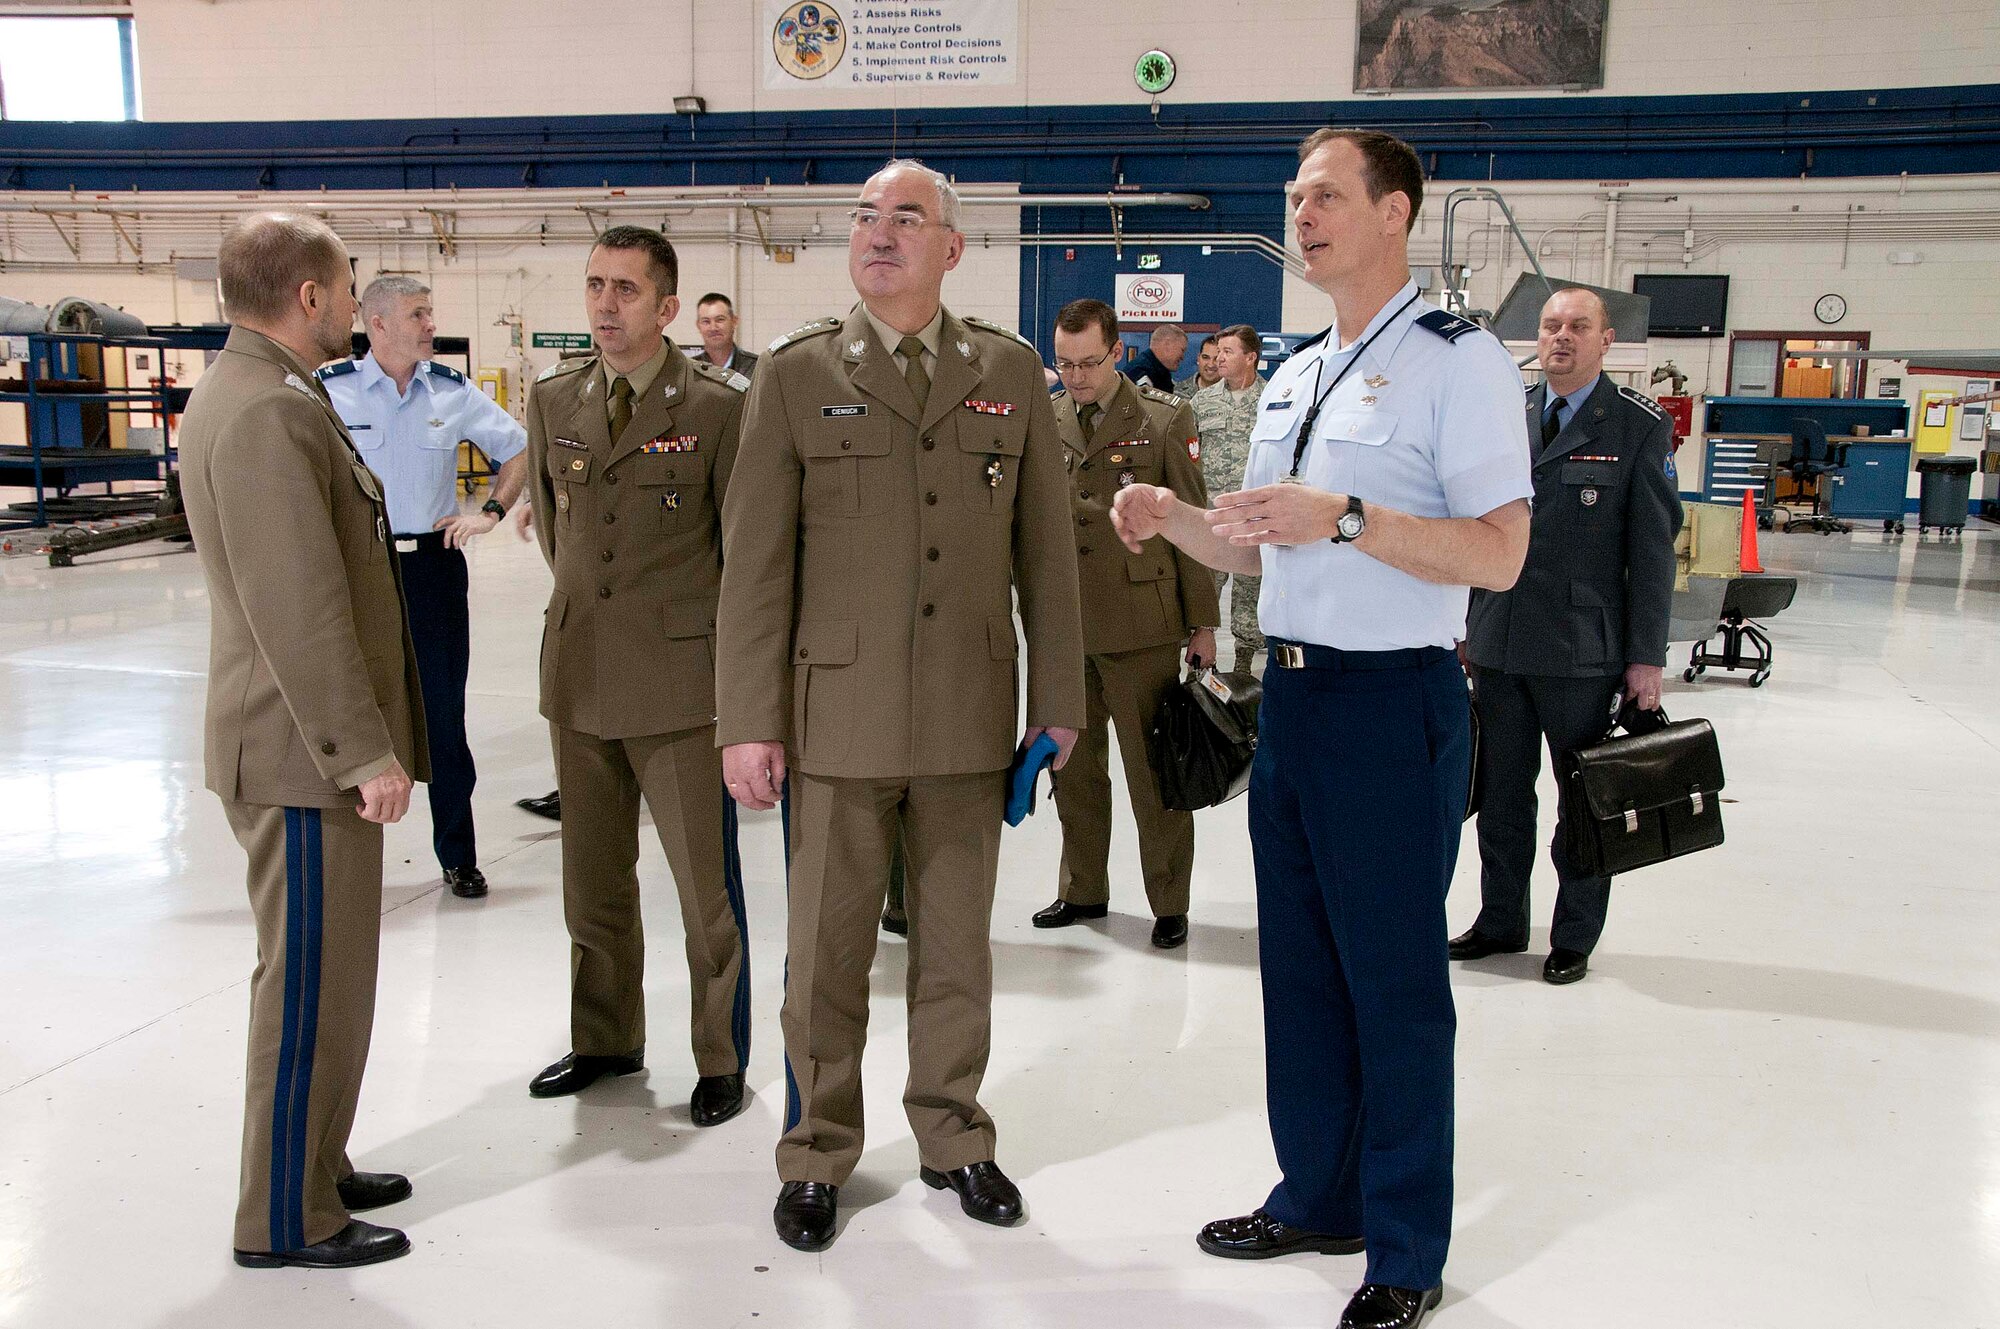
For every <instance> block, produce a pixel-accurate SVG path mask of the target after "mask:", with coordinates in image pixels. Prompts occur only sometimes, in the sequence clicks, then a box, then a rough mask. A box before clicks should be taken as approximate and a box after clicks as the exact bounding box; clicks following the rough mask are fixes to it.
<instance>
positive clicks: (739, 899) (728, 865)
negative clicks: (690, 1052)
mask: <svg viewBox="0 0 2000 1329" xmlns="http://www.w3.org/2000/svg"><path fill="white" fill-rule="evenodd" d="M736 831H737V817H736V800H735V799H734V798H731V797H730V796H729V791H728V790H727V789H724V790H723V791H722V889H723V892H724V894H726V895H727V896H728V897H729V912H730V913H731V914H732V915H733V916H734V917H735V919H736V944H737V947H738V949H739V951H740V955H739V958H738V960H737V963H736V993H735V996H734V998H733V999H732V1001H731V1002H730V1007H729V1037H730V1039H731V1040H732V1041H733V1042H734V1043H735V1044H736V1069H737V1070H738V1071H739V1072H740V1071H742V1070H743V1069H744V1068H745V1067H747V1066H749V1064H750V923H749V915H748V911H747V910H746V908H745V907H744V902H743V852H742V849H741V847H740V846H739V845H738V844H737V842H736Z"/></svg>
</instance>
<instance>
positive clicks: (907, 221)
mask: <svg viewBox="0 0 2000 1329" xmlns="http://www.w3.org/2000/svg"><path fill="white" fill-rule="evenodd" d="M847 220H848V223H849V224H850V225H851V226H853V228H854V229H855V230H857V231H872V230H874V229H875V227H876V224H877V223H879V222H882V221H885V220H886V221H887V222H888V223H889V229H890V230H891V231H893V232H895V233H896V234H897V235H915V234H916V233H917V232H918V231H921V230H923V229H924V227H926V226H928V225H930V218H928V217H926V216H924V215H923V214H922V213H920V212H883V211H881V210H879V209H877V208H856V209H854V210H853V211H852V212H849V213H848V214H847Z"/></svg>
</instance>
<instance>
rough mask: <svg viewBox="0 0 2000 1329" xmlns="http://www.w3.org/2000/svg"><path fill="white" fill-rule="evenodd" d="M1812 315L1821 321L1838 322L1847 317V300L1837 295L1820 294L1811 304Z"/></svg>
mask: <svg viewBox="0 0 2000 1329" xmlns="http://www.w3.org/2000/svg"><path fill="white" fill-rule="evenodd" d="M1813 317H1815V318H1817V319H1818V320H1819V321H1820V322H1822V323H1838V322H1840V320H1842V319H1843V318H1846V317H1847V301H1846V299H1845V298H1843V297H1841V296H1838V295H1831V294H1829V295H1822V296H1821V297H1820V298H1819V301H1818V302H1817V303H1816V304H1814V305H1813Z"/></svg>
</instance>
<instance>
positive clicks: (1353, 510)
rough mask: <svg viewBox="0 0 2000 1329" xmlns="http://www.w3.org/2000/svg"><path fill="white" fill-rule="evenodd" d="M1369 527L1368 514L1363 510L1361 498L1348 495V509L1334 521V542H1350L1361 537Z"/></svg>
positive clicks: (1339, 543) (1338, 543)
mask: <svg viewBox="0 0 2000 1329" xmlns="http://www.w3.org/2000/svg"><path fill="white" fill-rule="evenodd" d="M1367 529H1368V514H1367V513H1365V512H1363V511H1362V510H1361V500H1360V499H1358V498H1356V497H1355V496H1354V495H1352V494H1349V495H1348V496H1347V511H1345V512H1343V513H1341V514H1340V520H1339V521H1337V522H1335V523H1334V533H1333V542H1334V543H1335V544H1337V545H1341V544H1349V543H1351V542H1353V541H1355V540H1359V539H1360V538H1361V533H1362V532H1363V531H1365V530H1367Z"/></svg>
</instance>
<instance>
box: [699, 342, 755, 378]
mask: <svg viewBox="0 0 2000 1329" xmlns="http://www.w3.org/2000/svg"><path fill="white" fill-rule="evenodd" d="M688 359H690V360H692V361H694V362H695V363H696V364H698V365H705V364H710V363H713V362H712V361H710V360H709V358H708V351H707V350H706V349H705V348H704V349H703V350H699V351H696V352H695V353H694V354H693V355H690V356H689V357H688ZM757 359H758V357H757V353H756V352H755V351H746V350H744V349H743V348H742V347H741V346H739V347H737V348H736V354H735V355H733V356H731V357H730V360H729V363H728V364H727V365H726V366H724V368H727V369H728V370H729V371H730V372H731V373H732V374H741V375H743V377H745V378H750V377H751V376H753V375H754V374H755V373H756V372H757Z"/></svg>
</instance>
